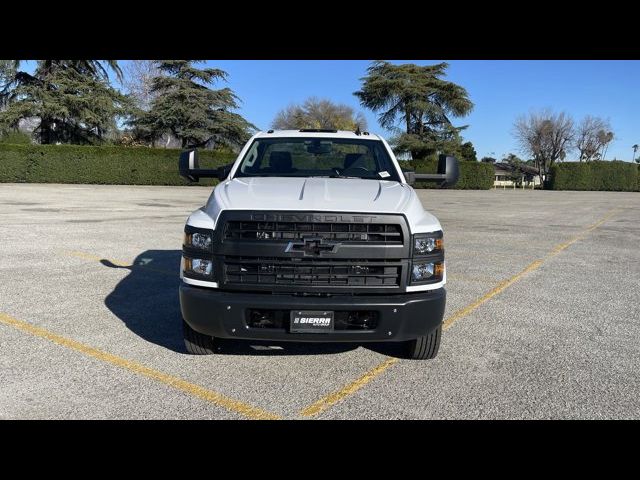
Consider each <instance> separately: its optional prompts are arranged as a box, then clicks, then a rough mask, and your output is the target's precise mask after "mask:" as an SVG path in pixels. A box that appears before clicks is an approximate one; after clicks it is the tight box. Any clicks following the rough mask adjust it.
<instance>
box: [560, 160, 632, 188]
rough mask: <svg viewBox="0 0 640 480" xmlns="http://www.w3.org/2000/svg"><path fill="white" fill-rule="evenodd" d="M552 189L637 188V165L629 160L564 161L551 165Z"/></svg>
mask: <svg viewBox="0 0 640 480" xmlns="http://www.w3.org/2000/svg"><path fill="white" fill-rule="evenodd" d="M549 173H550V177H551V180H550V182H549V185H550V187H551V189H552V190H608V191H622V192H631V191H637V190H638V166H637V165H634V164H633V163H629V162H620V161H611V162H602V161H594V162H565V163H557V164H555V165H554V166H553V167H551V171H550V172H549Z"/></svg>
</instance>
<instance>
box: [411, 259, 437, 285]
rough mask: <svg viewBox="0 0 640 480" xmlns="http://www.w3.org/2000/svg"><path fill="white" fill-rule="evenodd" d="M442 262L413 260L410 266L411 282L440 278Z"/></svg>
mask: <svg viewBox="0 0 640 480" xmlns="http://www.w3.org/2000/svg"><path fill="white" fill-rule="evenodd" d="M443 275H444V263H443V262H414V263H413V266H412V267H411V283H416V282H426V281H429V280H435V281H439V280H442V277H443Z"/></svg>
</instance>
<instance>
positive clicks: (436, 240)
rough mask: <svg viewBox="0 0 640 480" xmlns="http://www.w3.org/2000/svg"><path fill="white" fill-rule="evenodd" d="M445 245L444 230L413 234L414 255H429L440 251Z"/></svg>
mask: <svg viewBox="0 0 640 480" xmlns="http://www.w3.org/2000/svg"><path fill="white" fill-rule="evenodd" d="M443 246H444V242H443V240H442V232H436V233H433V234H417V235H414V236H413V255H414V256H416V255H429V254H430V253H434V252H440V251H442V248H443Z"/></svg>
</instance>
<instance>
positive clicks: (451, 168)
mask: <svg viewBox="0 0 640 480" xmlns="http://www.w3.org/2000/svg"><path fill="white" fill-rule="evenodd" d="M438 173H439V174H440V175H444V182H442V183H441V184H440V186H441V187H452V186H453V185H455V184H456V183H458V178H459V177H460V168H459V167H458V160H456V157H448V156H447V155H440V158H438Z"/></svg>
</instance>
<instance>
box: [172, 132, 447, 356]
mask: <svg viewBox="0 0 640 480" xmlns="http://www.w3.org/2000/svg"><path fill="white" fill-rule="evenodd" d="M179 169H180V174H181V175H182V176H183V177H185V178H187V179H189V180H191V181H198V179H199V178H202V177H215V178H219V179H220V184H219V185H217V186H216V187H215V188H214V190H213V193H212V194H211V196H210V197H209V199H208V201H207V204H206V205H205V206H203V207H202V208H200V209H198V210H196V211H195V212H193V213H192V214H191V215H190V216H189V218H188V220H187V224H186V226H185V235H184V241H183V246H182V248H183V256H182V261H181V267H180V272H181V273H180V277H181V278H182V280H183V282H182V284H181V286H180V306H181V310H182V317H183V327H184V341H185V346H186V349H187V351H188V352H190V353H192V354H209V353H214V352H215V351H216V339H217V338H235V339H260V340H271V341H296V342H355V343H360V342H387V341H391V342H403V344H404V346H405V348H406V350H405V352H406V356H407V357H408V358H414V359H427V358H434V357H435V356H436V354H437V353H438V348H439V345H440V338H441V331H442V319H443V315H444V307H445V289H444V285H445V282H446V269H445V262H444V243H443V236H442V227H441V225H440V222H439V221H438V219H437V218H436V217H434V216H433V215H431V214H430V213H428V212H426V211H425V210H424V209H423V207H422V204H421V202H420V200H419V198H418V196H417V194H416V192H415V191H414V190H413V188H411V186H410V185H411V184H412V183H413V182H414V181H415V180H423V181H425V180H426V181H434V182H438V183H439V184H440V185H453V184H454V183H455V182H456V181H457V179H458V164H457V161H456V159H455V158H453V157H447V156H444V155H441V156H440V159H439V164H438V173H437V174H416V173H414V172H408V171H402V170H401V168H400V165H399V164H398V161H397V160H396V158H395V156H394V154H393V152H392V150H391V148H390V147H389V145H388V144H387V142H386V141H385V140H383V139H382V138H381V137H379V136H377V135H373V134H369V133H367V132H360V131H356V132H347V131H335V130H282V131H273V130H269V131H267V132H259V133H257V134H256V135H254V136H253V137H252V138H251V139H250V140H249V142H248V143H247V144H246V145H245V146H244V148H243V149H242V151H241V152H240V154H239V156H238V158H237V160H236V161H235V162H234V163H233V164H232V165H228V166H225V167H220V168H218V169H216V170H205V169H201V168H199V165H198V159H197V152H196V151H195V150H190V151H185V152H183V153H182V154H181V156H180V161H179Z"/></svg>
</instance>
